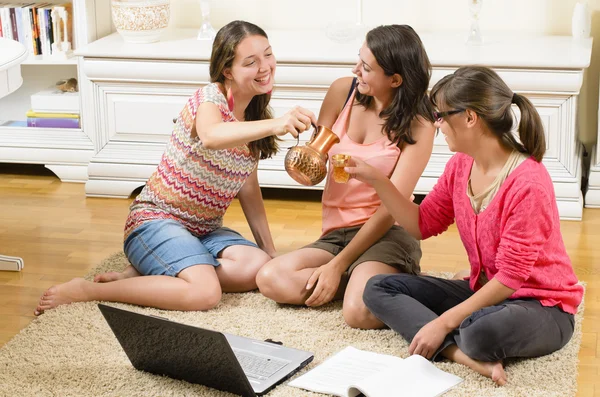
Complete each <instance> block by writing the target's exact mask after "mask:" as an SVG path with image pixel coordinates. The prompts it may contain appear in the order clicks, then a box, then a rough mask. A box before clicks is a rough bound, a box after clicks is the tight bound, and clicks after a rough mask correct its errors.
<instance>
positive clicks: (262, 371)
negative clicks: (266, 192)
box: [233, 349, 289, 380]
mask: <svg viewBox="0 0 600 397" xmlns="http://www.w3.org/2000/svg"><path fill="white" fill-rule="evenodd" d="M233 353H234V354H235V356H236V357H237V359H238V361H239V362H240V365H241V366H242V369H243V370H244V373H245V374H246V376H248V377H249V378H252V379H257V380H266V379H268V378H269V377H270V376H271V375H273V374H274V373H275V372H277V371H279V370H280V369H281V368H283V367H285V366H286V365H287V364H288V363H289V361H286V360H280V359H277V358H273V357H266V356H259V355H257V354H254V353H251V352H248V351H245V350H240V349H233Z"/></svg>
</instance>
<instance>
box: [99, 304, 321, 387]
mask: <svg viewBox="0 0 600 397" xmlns="http://www.w3.org/2000/svg"><path fill="white" fill-rule="evenodd" d="M98 308H99V309H100V311H101V312H102V315H103V316H104V318H105V319H106V322H107V323H108V325H109V326H110V328H111V329H112V331H113V333H114V334H115V336H116V337H117V340H118V341H119V343H120V344H121V347H122V348H123V350H124V351H125V353H126V354H127V357H128V358H129V361H131V364H133V366H134V367H135V368H136V369H139V370H143V371H146V372H151V373H153V374H158V375H166V376H169V377H171V378H175V379H181V380H185V381H188V382H191V383H198V384H201V385H205V386H209V387H212V388H214V389H218V390H223V391H228V392H231V393H235V394H238V395H242V396H256V395H259V396H260V395H264V394H266V393H267V392H268V391H269V390H271V389H273V388H274V387H275V386H276V385H278V384H279V383H281V382H283V381H285V380H286V379H288V378H289V377H291V376H292V375H293V374H295V373H296V372H298V371H299V370H300V369H301V368H303V367H304V366H306V365H307V364H308V363H310V362H311V361H312V359H313V357H314V356H313V354H312V353H309V352H306V351H302V350H297V349H293V348H289V347H284V346H281V345H280V344H278V343H275V342H266V341H265V342H263V341H259V340H255V339H249V338H244V337H241V336H236V335H229V334H225V333H221V332H217V331H212V330H208V329H204V328H200V327H194V326H191V325H185V324H181V323H177V322H175V321H171V320H169V319H167V318H164V317H158V316H153V315H144V314H140V313H135V312H132V311H129V310H123V309H119V308H116V307H113V306H107V305H104V304H101V303H100V304H98Z"/></svg>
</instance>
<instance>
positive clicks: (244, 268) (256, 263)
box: [216, 245, 271, 292]
mask: <svg viewBox="0 0 600 397" xmlns="http://www.w3.org/2000/svg"><path fill="white" fill-rule="evenodd" d="M270 259H271V257H270V256H269V255H267V254H266V253H265V252H264V251H263V250H261V249H259V248H255V247H250V246H246V245H232V246H230V247H227V248H225V249H224V250H223V251H222V252H221V253H220V258H219V262H220V263H221V265H220V266H218V267H216V271H217V276H218V277H219V282H220V283H221V288H222V289H223V292H245V291H252V290H253V289H256V288H257V287H256V274H257V273H258V271H259V270H260V268H261V267H262V266H263V265H264V264H265V263H267V262H268V261H269V260H270Z"/></svg>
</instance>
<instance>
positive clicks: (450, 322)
mask: <svg viewBox="0 0 600 397" xmlns="http://www.w3.org/2000/svg"><path fill="white" fill-rule="evenodd" d="M437 321H438V323H439V324H440V326H442V327H444V328H445V329H446V333H449V332H450V331H452V330H454V329H456V328H458V326H459V325H460V323H461V322H462V320H461V321H456V319H455V318H454V316H452V315H451V313H449V311H447V312H445V313H443V314H442V315H441V316H439V317H438V318H437Z"/></svg>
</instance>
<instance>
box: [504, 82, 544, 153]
mask: <svg viewBox="0 0 600 397" xmlns="http://www.w3.org/2000/svg"><path fill="white" fill-rule="evenodd" d="M512 99H513V100H512V102H513V103H514V104H515V105H517V106H518V108H519V111H520V112H521V121H520V122H519V139H520V140H521V143H522V144H523V147H524V148H525V151H526V152H527V154H529V155H530V156H531V157H533V158H534V159H535V160H536V161H537V162H538V163H539V162H540V161H542V157H544V153H545V152H546V136H545V135H544V127H543V125H542V119H541V118H540V115H539V113H538V112H537V110H536V109H535V107H534V106H533V104H532V103H531V101H530V100H529V99H527V98H526V97H524V96H522V95H518V94H514V95H513V98H512Z"/></svg>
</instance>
